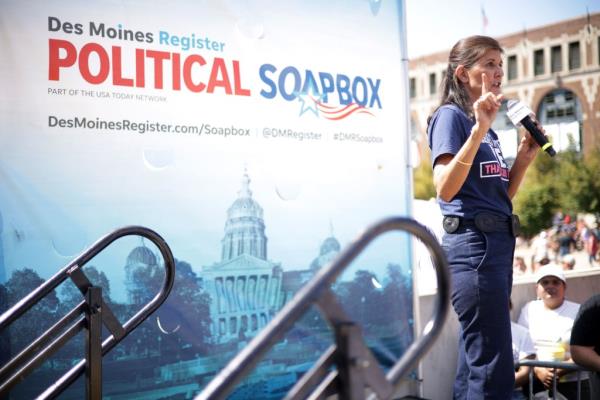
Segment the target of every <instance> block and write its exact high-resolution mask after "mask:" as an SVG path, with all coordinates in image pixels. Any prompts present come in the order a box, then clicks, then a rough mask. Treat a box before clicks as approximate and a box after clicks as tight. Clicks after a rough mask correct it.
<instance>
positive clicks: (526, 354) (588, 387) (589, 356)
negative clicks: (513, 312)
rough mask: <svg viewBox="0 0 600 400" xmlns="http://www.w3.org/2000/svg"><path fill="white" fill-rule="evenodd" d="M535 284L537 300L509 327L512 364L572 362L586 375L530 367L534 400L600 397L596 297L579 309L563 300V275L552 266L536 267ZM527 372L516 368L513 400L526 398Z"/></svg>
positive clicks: (599, 302)
mask: <svg viewBox="0 0 600 400" xmlns="http://www.w3.org/2000/svg"><path fill="white" fill-rule="evenodd" d="M535 280H536V289H535V290H536V293H535V298H536V299H535V300H532V301H530V302H528V303H526V304H525V305H524V306H523V308H522V309H521V310H520V313H519V317H518V320H517V322H516V323H515V322H513V323H512V326H511V331H512V346H513V361H514V362H515V365H518V362H519V361H521V360H525V359H537V360H540V361H549V362H561V363H576V364H578V365H579V366H582V367H583V368H585V369H588V370H589V371H591V372H587V371H584V372H580V373H579V374H580V375H579V377H578V376H577V372H573V371H572V370H569V369H566V368H558V366H535V367H534V370H533V377H534V380H533V382H532V384H533V385H532V386H533V393H535V394H536V396H537V397H535V398H536V399H546V398H551V399H578V398H580V399H600V375H599V371H600V295H598V294H596V295H594V296H592V297H591V298H590V299H589V300H588V301H586V303H585V304H584V305H583V306H581V305H580V304H578V303H575V302H572V301H569V300H567V299H566V295H567V287H568V285H567V279H566V277H565V271H564V269H563V268H562V267H561V266H560V265H558V264H554V263H550V264H548V265H544V266H542V267H540V268H539V269H538V270H537V271H536V273H535ZM529 372H530V370H529V367H527V366H520V367H519V368H517V369H516V370H515V388H514V392H513V397H512V398H513V399H525V398H528V397H527V395H528V394H529ZM554 380H556V390H557V392H558V393H555V392H554V387H555V386H554ZM578 380H580V382H578ZM578 391H580V393H579V394H578ZM578 396H579V397H578Z"/></svg>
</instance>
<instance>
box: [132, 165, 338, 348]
mask: <svg viewBox="0 0 600 400" xmlns="http://www.w3.org/2000/svg"><path fill="white" fill-rule="evenodd" d="M267 244H268V239H267V236H266V234H265V222H264V217H263V208H262V207H261V205H260V204H258V202H257V201H256V200H254V199H253V198H252V191H251V190H250V178H249V176H248V174H247V173H246V172H245V173H244V175H243V177H242V185H241V189H240V190H239V191H238V196H237V198H236V199H235V201H234V202H233V203H232V204H231V206H230V207H229V208H228V209H227V219H226V222H225V235H224V237H223V239H222V240H221V260H220V261H218V262H216V263H214V264H212V265H207V266H203V267H202V269H201V271H200V274H199V276H200V279H201V281H202V286H203V288H204V290H205V291H206V292H207V293H208V294H209V296H210V299H211V302H210V320H211V328H210V329H211V339H212V342H213V343H216V344H222V343H227V342H230V341H239V340H244V339H247V338H251V337H253V336H255V335H256V334H257V333H258V332H259V331H260V330H261V329H262V328H264V327H265V325H267V323H268V322H269V321H270V320H271V318H273V316H274V315H275V314H276V313H277V312H278V311H279V310H281V308H282V307H283V306H284V305H285V304H286V303H287V302H288V301H290V300H291V298H292V297H293V296H294V294H295V293H296V292H297V291H298V290H299V289H300V288H301V287H302V285H304V284H305V283H306V282H307V281H308V280H309V279H310V278H311V277H312V276H313V275H314V274H315V273H316V271H318V270H319V269H320V268H321V267H323V266H324V265H326V264H327V263H328V262H330V261H332V260H333V259H334V258H335V256H336V255H337V254H338V253H339V252H340V248H341V246H340V243H339V242H338V240H337V239H336V238H335V237H333V234H331V236H330V237H328V238H326V239H325V240H324V241H323V243H322V244H321V247H320V251H319V254H318V255H317V256H316V257H315V258H314V259H313V260H312V262H310V263H309V264H307V266H306V268H305V269H295V270H287V271H284V270H283V268H282V267H281V264H280V263H276V262H273V261H271V260H269V259H268V257H267V254H268V253H267V249H268V246H267ZM157 265H158V257H157V255H155V254H154V253H153V252H152V251H151V250H150V249H149V248H147V247H146V246H145V245H144V244H143V243H142V245H141V246H138V247H136V248H134V249H133V250H132V251H131V252H130V254H129V256H128V257H127V262H126V266H125V271H126V283H127V286H128V287H129V288H130V289H129V293H128V297H129V298H128V301H129V302H130V303H131V304H140V303H141V302H142V298H143V294H144V287H143V285H141V284H140V283H139V282H137V279H136V278H135V276H134V271H136V270H137V269H139V268H144V267H154V266H157Z"/></svg>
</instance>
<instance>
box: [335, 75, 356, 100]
mask: <svg viewBox="0 0 600 400" xmlns="http://www.w3.org/2000/svg"><path fill="white" fill-rule="evenodd" d="M336 85H337V88H338V95H339V96H340V104H343V105H348V104H351V103H352V94H350V90H348V89H350V79H349V78H348V77H347V76H346V75H342V74H339V75H338V76H337V79H336Z"/></svg>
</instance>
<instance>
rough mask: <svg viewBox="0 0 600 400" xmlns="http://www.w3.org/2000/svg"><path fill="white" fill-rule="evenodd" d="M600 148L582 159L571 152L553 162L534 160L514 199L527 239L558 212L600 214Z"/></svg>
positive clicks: (559, 156)
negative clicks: (599, 172) (599, 175)
mask: <svg viewBox="0 0 600 400" xmlns="http://www.w3.org/2000/svg"><path fill="white" fill-rule="evenodd" d="M599 168H600V148H598V147H596V148H594V149H592V150H590V151H588V153H587V154H586V155H585V157H583V156H582V155H581V154H580V153H579V152H577V151H576V150H575V149H574V148H571V149H568V150H567V151H563V152H560V153H558V154H557V155H556V157H555V158H550V157H548V156H546V155H545V154H540V155H539V156H538V157H536V159H535V161H534V163H533V164H532V165H531V167H530V168H529V169H528V171H527V174H526V176H525V179H524V181H523V183H522V185H521V188H520V190H519V192H518V194H517V196H516V197H515V199H514V206H515V207H514V208H515V212H516V213H517V214H519V216H520V217H521V222H522V228H523V232H524V234H525V235H526V236H531V235H533V234H536V233H537V232H539V231H540V230H541V229H544V228H548V227H550V225H551V223H552V222H551V220H552V215H553V214H554V212H555V211H557V210H559V209H561V210H563V211H564V212H565V213H567V214H576V213H580V212H585V213H596V214H597V213H600V180H598V178H597V175H598V170H599Z"/></svg>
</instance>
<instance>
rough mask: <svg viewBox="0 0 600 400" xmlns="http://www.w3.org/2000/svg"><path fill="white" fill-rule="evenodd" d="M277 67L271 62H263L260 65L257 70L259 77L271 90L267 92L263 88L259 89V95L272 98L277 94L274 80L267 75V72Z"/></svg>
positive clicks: (275, 69)
mask: <svg viewBox="0 0 600 400" xmlns="http://www.w3.org/2000/svg"><path fill="white" fill-rule="evenodd" d="M275 71H277V68H275V66H273V65H271V64H263V65H261V66H260V70H259V71H258V73H259V75H260V79H261V80H262V81H263V82H264V83H266V84H267V86H268V87H269V88H270V89H271V91H269V92H267V91H265V90H261V91H260V95H261V96H262V97H264V98H267V99H272V98H274V97H275V96H277V86H276V85H275V82H273V81H272V80H271V79H269V78H268V77H267V72H275Z"/></svg>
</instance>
